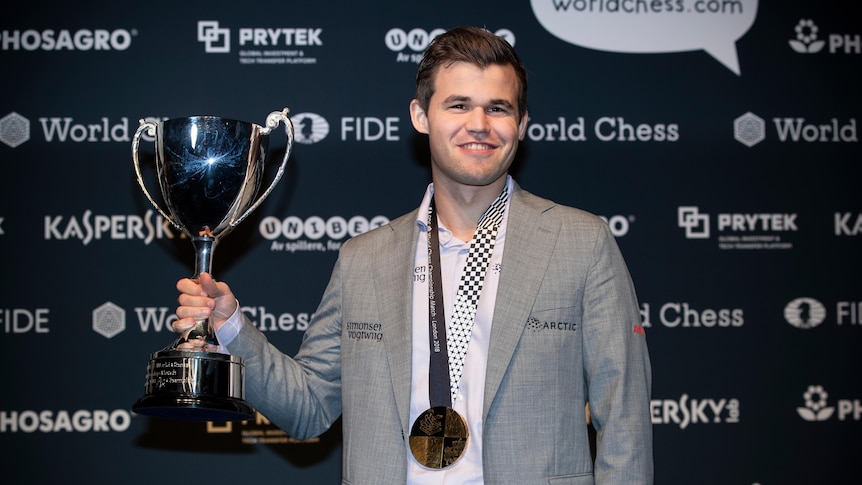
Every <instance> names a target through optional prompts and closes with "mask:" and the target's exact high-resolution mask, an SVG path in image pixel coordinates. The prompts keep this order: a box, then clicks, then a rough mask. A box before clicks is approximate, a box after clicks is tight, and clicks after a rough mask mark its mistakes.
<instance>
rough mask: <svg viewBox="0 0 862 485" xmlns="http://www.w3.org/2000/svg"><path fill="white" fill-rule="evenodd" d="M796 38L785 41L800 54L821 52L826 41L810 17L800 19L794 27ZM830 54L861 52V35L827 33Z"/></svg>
mask: <svg viewBox="0 0 862 485" xmlns="http://www.w3.org/2000/svg"><path fill="white" fill-rule="evenodd" d="M794 31H795V32H796V38H794V39H790V40H788V41H787V43H788V44H790V48H791V49H793V50H794V51H796V52H798V53H800V54H816V53H818V52H821V51H822V50H823V48H824V47H826V45H827V43H826V41H825V40H822V39H821V38H820V36H819V33H820V29H819V28H818V27H817V24H815V23H814V21H813V20H811V19H800V20H799V22H798V23H797V24H796V27H795V28H794ZM827 38H828V39H829V43H828V45H829V49H827V51H828V52H829V53H830V54H862V36H860V35H859V34H829V35H828V36H827Z"/></svg>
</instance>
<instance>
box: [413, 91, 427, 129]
mask: <svg viewBox="0 0 862 485" xmlns="http://www.w3.org/2000/svg"><path fill="white" fill-rule="evenodd" d="M410 121H412V122H413V128H415V129H416V131H418V132H419V133H424V134H426V135H427V134H428V115H427V114H426V113H425V110H424V109H422V106H420V105H419V100H418V99H414V100H413V101H410Z"/></svg>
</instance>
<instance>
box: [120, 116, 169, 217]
mask: <svg viewBox="0 0 862 485" xmlns="http://www.w3.org/2000/svg"><path fill="white" fill-rule="evenodd" d="M140 123H141V124H140V126H138V129H137V131H135V136H134V138H132V161H134V164H135V176H136V177H137V179H138V185H140V186H141V190H142V191H143V192H144V195H146V196H147V199H148V200H149V201H150V204H153V207H155V208H156V210H157V211H159V214H161V215H162V217H164V218H165V220H166V221H168V222H170V223H171V224H173V225H174V226H175V227H178V228H179V227H180V226H179V225H177V223H176V222H175V221H174V219H173V218H172V217H171V216H169V215H168V213H167V212H166V211H165V210H163V209H162V208H161V207H159V204H158V203H157V202H156V200H155V199H153V196H152V195H150V191H149V190H147V186H146V185H145V184H144V177H143V175H142V174H141V164H140V161H139V160H138V149H139V148H140V145H141V136H143V134H144V132H145V131H146V132H147V135H150V136H153V137H154V136H156V128H157V127H158V124H157V123H156V122H155V121H147V120H144V119H141V120H140Z"/></svg>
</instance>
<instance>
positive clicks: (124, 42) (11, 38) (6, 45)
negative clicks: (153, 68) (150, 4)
mask: <svg viewBox="0 0 862 485" xmlns="http://www.w3.org/2000/svg"><path fill="white" fill-rule="evenodd" d="M135 35H137V32H136V31H135V30H131V31H129V30H126V29H115V30H105V29H95V30H90V29H80V30H76V31H71V30H65V29H64V30H52V29H46V30H34V29H28V30H24V31H21V30H3V31H0V46H2V49H3V50H4V51H20V50H25V51H38V50H42V51H61V50H68V51H91V50H93V51H111V50H114V51H124V50H126V49H128V48H129V46H130V45H132V37H134V36H135Z"/></svg>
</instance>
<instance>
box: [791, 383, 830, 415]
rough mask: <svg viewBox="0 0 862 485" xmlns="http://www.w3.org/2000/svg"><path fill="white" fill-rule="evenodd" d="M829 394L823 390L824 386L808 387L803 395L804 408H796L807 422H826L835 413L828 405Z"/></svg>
mask: <svg viewBox="0 0 862 485" xmlns="http://www.w3.org/2000/svg"><path fill="white" fill-rule="evenodd" d="M828 397H829V394H827V393H826V391H825V390H823V386H808V390H806V391H805V392H804V393H803V394H802V398H803V399H805V407H804V408H796V412H797V413H799V415H800V416H802V419H804V420H806V421H826V420H827V419H829V418H830V417H831V416H832V413H834V412H835V408H834V407H829V406H827V405H826V398H828Z"/></svg>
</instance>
